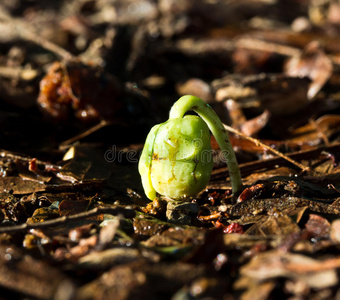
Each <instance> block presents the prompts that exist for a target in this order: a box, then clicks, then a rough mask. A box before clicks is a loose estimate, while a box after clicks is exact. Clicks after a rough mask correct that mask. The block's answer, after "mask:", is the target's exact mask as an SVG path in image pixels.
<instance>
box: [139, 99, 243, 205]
mask: <svg viewBox="0 0 340 300" xmlns="http://www.w3.org/2000/svg"><path fill="white" fill-rule="evenodd" d="M188 111H194V112H196V113H197V114H198V116H193V115H186V116H185V114H186V113H187V112H188ZM209 130H210V131H211V133H212V134H213V135H214V137H215V139H216V141H217V143H218V144H219V146H220V148H221V150H222V152H223V154H224V157H225V159H226V161H227V164H228V169H229V174H230V180H231V185H232V191H233V193H234V194H235V193H238V192H239V191H240V190H241V188H242V180H241V174H240V170H239V167H238V164H237V160H236V156H235V153H234V151H233V148H232V146H231V144H230V141H229V137H228V134H227V132H226V130H225V128H224V126H223V124H222V122H221V120H220V119H219V118H218V116H217V115H216V113H215V112H214V111H213V109H212V108H211V107H210V106H209V105H208V104H207V103H205V102H204V101H203V100H201V99H200V98H198V97H195V96H190V95H186V96H183V97H181V98H180V99H179V100H178V101H177V102H176V103H175V104H174V105H173V106H172V108H171V110H170V116H169V120H168V121H166V122H165V123H162V124H158V125H155V126H154V127H153V128H152V129H151V131H150V132H149V134H148V136H147V138H146V141H145V145H144V149H143V152H142V155H141V157H140V160H139V165H138V169H139V173H140V175H141V178H142V184H143V188H144V191H145V194H146V196H147V197H148V198H149V199H151V200H153V199H154V198H155V197H156V196H157V193H158V194H160V195H163V196H166V197H168V198H171V199H175V200H185V199H186V198H187V197H191V196H195V195H197V194H198V193H199V192H200V191H202V190H203V189H204V188H205V187H206V185H207V184H208V182H209V179H210V176H211V170H212V168H213V158H212V151H211V144H210V133H209Z"/></svg>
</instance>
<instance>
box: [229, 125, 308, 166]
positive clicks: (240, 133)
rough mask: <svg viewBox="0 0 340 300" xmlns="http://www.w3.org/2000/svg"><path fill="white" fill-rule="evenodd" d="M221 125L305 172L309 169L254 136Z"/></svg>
mask: <svg viewBox="0 0 340 300" xmlns="http://www.w3.org/2000/svg"><path fill="white" fill-rule="evenodd" d="M223 125H224V128H225V129H226V130H228V131H230V132H232V133H235V134H237V135H239V136H241V137H243V138H244V139H246V140H248V141H251V142H253V143H254V144H255V145H256V146H261V147H263V148H265V149H267V150H268V151H270V152H272V153H274V154H276V155H277V156H280V157H282V158H283V159H285V160H287V161H289V162H290V163H292V164H294V165H296V166H297V167H299V168H300V169H301V170H303V171H305V172H307V171H310V170H311V169H310V168H309V167H306V166H304V165H303V164H300V163H299V162H297V161H296V160H294V159H292V158H290V157H289V156H287V155H284V154H283V153H281V152H279V151H277V150H275V149H273V148H272V147H270V146H268V145H266V144H263V143H262V142H260V141H259V140H257V139H254V138H252V137H250V136H246V135H244V134H243V133H242V132H240V131H238V130H236V129H234V128H232V127H230V126H228V125H225V124H223Z"/></svg>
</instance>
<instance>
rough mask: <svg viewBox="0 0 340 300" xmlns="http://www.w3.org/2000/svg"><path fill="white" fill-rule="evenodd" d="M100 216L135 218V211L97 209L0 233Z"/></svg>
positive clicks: (53, 225) (0, 229) (2, 230)
mask: <svg viewBox="0 0 340 300" xmlns="http://www.w3.org/2000/svg"><path fill="white" fill-rule="evenodd" d="M101 214H110V215H115V216H119V215H122V216H123V217H124V218H133V217H134V216H135V214H136V213H135V211H134V210H133V209H131V208H123V207H97V208H94V209H92V210H89V211H87V212H83V213H79V214H75V215H71V216H63V217H60V218H56V219H53V220H48V221H44V222H41V223H33V224H28V223H24V224H20V225H14V226H5V227H0V234H1V233H13V232H21V231H26V230H30V229H43V228H49V227H55V226H58V225H63V224H67V223H71V222H75V221H79V220H82V219H86V218H88V217H93V216H97V215H101Z"/></svg>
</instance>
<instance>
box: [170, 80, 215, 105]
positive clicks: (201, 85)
mask: <svg viewBox="0 0 340 300" xmlns="http://www.w3.org/2000/svg"><path fill="white" fill-rule="evenodd" d="M176 90H177V92H178V94H179V95H194V96H196V97H199V98H201V99H202V100H204V101H206V102H207V103H211V102H213V98H214V97H213V95H212V91H211V88H210V85H209V84H208V83H206V82H204V81H203V80H202V79H199V78H191V79H189V80H187V81H185V82H184V83H178V84H177V85H176Z"/></svg>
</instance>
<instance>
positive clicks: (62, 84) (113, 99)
mask: <svg viewBox="0 0 340 300" xmlns="http://www.w3.org/2000/svg"><path fill="white" fill-rule="evenodd" d="M121 90H122V88H121V86H120V83H119V82H118V81H117V79H116V78H114V77H112V76H109V75H108V74H104V73H102V72H101V71H100V70H97V69H96V68H93V67H90V66H88V65H83V64H80V63H68V64H63V63H60V62H55V63H54V64H53V65H52V66H51V67H50V68H49V70H48V73H47V75H46V76H45V77H44V78H43V79H42V80H41V82H40V94H39V97H38V104H39V105H40V107H41V110H42V111H43V112H44V113H45V114H46V115H47V116H49V117H50V118H53V119H55V120H66V119H69V118H71V117H72V116H74V117H76V118H77V119H79V120H81V121H86V122H88V121H98V120H100V119H109V120H112V119H114V118H115V117H117V115H118V114H119V112H120V110H121V108H122V104H121V101H120V100H119V97H120V96H121V93H122V92H121Z"/></svg>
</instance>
